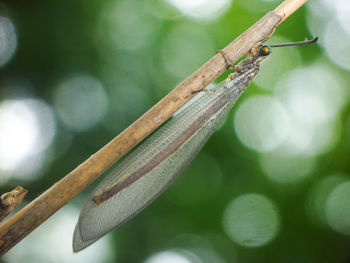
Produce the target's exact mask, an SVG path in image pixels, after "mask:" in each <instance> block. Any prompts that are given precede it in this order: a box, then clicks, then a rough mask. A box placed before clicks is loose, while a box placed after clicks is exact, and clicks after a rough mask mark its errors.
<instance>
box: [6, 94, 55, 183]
mask: <svg viewBox="0 0 350 263" xmlns="http://www.w3.org/2000/svg"><path fill="white" fill-rule="evenodd" d="M55 133H56V123H55V119H54V114H53V111H52V109H51V108H50V107H49V106H48V105H47V104H46V103H45V102H43V101H40V100H37V99H30V98H28V99H11V100H5V101H3V102H2V103H1V104H0V170H3V174H2V177H7V176H14V173H13V172H14V171H16V170H18V169H19V170H21V171H22V172H21V173H19V174H16V175H17V176H20V177H22V178H23V179H24V178H26V177H28V176H29V174H30V171H31V170H32V169H34V170H35V167H37V166H38V167H40V165H41V164H42V159H41V158H42V156H41V157H40V158H39V159H38V158H36V157H35V155H37V154H39V155H40V153H41V152H43V151H44V150H45V149H46V148H47V147H48V146H49V145H50V144H51V143H52V140H53V138H54V135H55ZM27 158H31V160H32V161H31V167H32V169H29V167H28V166H27V168H28V169H27V171H25V170H24V169H21V168H20V165H21V164H23V162H25V160H26V159H27ZM34 160H35V161H34ZM33 165H34V166H33ZM6 171H7V172H6ZM2 179H4V178H2ZM26 179H29V177H28V178H26Z"/></svg>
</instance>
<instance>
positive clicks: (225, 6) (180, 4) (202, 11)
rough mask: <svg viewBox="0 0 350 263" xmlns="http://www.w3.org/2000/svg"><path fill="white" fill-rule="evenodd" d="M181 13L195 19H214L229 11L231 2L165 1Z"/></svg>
mask: <svg viewBox="0 0 350 263" xmlns="http://www.w3.org/2000/svg"><path fill="white" fill-rule="evenodd" d="M166 1H167V2H168V3H169V4H171V5H173V6H174V7H176V8H177V9H178V10H179V11H180V12H181V13H183V14H184V15H186V16H188V17H190V18H191V17H192V18H195V19H214V18H217V17H219V16H220V15H222V14H223V13H224V12H225V11H227V10H229V8H230V5H231V0H191V1H188V0H166Z"/></svg>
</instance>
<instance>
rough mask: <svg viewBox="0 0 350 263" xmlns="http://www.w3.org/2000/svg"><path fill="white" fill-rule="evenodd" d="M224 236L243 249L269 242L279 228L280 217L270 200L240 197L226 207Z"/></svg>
mask: <svg viewBox="0 0 350 263" xmlns="http://www.w3.org/2000/svg"><path fill="white" fill-rule="evenodd" d="M223 226H224V230H225V232H226V234H227V235H228V236H229V237H230V238H231V239H232V240H233V241H234V242H236V243H237V244H240V245H241V246H245V247H261V246H264V245H266V244H267V243H269V242H271V241H272V240H273V239H274V238H275V237H276V235H277V233H278V231H279V228H280V215H279V211H278V209H277V207H276V206H275V205H274V204H273V203H272V201H271V200H269V199H268V198H266V197H265V196H263V195H260V194H245V195H241V196H239V197H237V198H235V199H234V200H232V201H231V203H230V204H229V205H228V206H227V207H226V209H225V212H224V215H223Z"/></svg>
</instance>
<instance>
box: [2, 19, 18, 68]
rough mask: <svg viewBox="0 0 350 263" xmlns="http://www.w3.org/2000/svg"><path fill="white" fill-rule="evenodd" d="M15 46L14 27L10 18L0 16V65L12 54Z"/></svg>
mask: <svg viewBox="0 0 350 263" xmlns="http://www.w3.org/2000/svg"><path fill="white" fill-rule="evenodd" d="M16 48H17V35H16V29H15V26H14V25H13V23H12V22H11V20H10V19H8V18H6V17H2V16H0V67H2V66H4V65H5V64H6V63H7V62H8V61H9V60H10V59H11V58H12V56H13V54H14V53H15V50H16Z"/></svg>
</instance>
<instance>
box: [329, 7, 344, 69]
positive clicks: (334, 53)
mask: <svg viewBox="0 0 350 263" xmlns="http://www.w3.org/2000/svg"><path fill="white" fill-rule="evenodd" d="M348 4H349V3H348ZM349 16H350V15H349ZM323 39H324V46H325V51H326V53H327V55H328V57H329V59H330V60H332V61H333V62H334V63H335V64H337V65H338V66H340V67H342V68H344V69H346V70H350V63H349V61H350V48H349V47H350V34H349V33H347V32H345V31H344V29H343V28H342V27H341V26H340V25H339V24H338V23H337V22H336V21H332V22H330V23H329V24H328V25H327V27H326V31H325V33H324V36H323Z"/></svg>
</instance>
